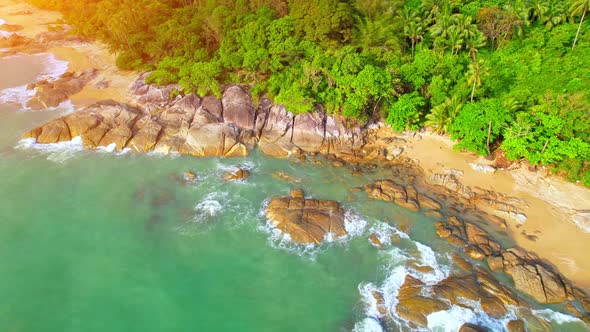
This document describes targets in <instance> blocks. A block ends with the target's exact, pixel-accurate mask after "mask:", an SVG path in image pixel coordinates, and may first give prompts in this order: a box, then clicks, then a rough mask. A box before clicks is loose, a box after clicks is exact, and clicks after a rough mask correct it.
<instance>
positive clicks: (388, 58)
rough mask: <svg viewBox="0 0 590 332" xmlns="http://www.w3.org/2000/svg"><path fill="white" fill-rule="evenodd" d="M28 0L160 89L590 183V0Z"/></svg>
mask: <svg viewBox="0 0 590 332" xmlns="http://www.w3.org/2000/svg"><path fill="white" fill-rule="evenodd" d="M29 1H30V2H32V3H34V4H36V5H38V6H42V7H44V8H49V9H57V10H60V11H61V12H63V13H64V18H65V20H66V21H67V22H68V23H69V24H71V25H72V26H73V27H74V32H75V33H78V34H83V35H86V36H89V37H95V38H98V39H100V40H102V41H104V42H105V43H107V44H108V45H109V47H110V48H111V49H112V50H113V52H116V54H117V55H118V59H117V64H118V65H119V66H120V67H121V68H124V69H141V70H152V71H153V73H152V74H151V76H150V81H151V82H153V83H157V84H166V83H171V82H178V83H180V85H181V86H182V87H183V88H184V90H185V91H187V92H188V91H193V92H196V93H198V94H200V95H204V94H210V93H212V94H216V95H219V94H220V93H221V89H222V87H223V85H224V84H226V83H241V84H246V85H249V86H250V87H251V92H252V93H253V94H254V95H255V97H256V96H259V95H263V94H264V95H266V96H268V97H270V98H272V99H273V100H274V101H275V102H280V103H283V104H285V105H286V106H287V107H288V108H289V110H291V111H293V112H294V113H301V112H307V111H311V110H314V109H317V108H321V109H323V110H324V111H326V112H328V113H331V114H339V115H343V116H348V117H351V118H355V119H358V120H360V121H363V120H366V119H368V118H370V117H382V118H383V119H385V121H387V122H389V123H390V124H391V125H392V126H393V128H394V129H395V130H406V129H418V128H420V127H422V126H429V127H431V128H432V130H433V131H435V132H439V133H448V134H449V135H451V137H453V138H456V139H458V140H459V143H458V145H457V146H458V148H460V149H466V150H469V151H473V152H475V153H479V154H483V155H486V154H490V153H492V152H493V151H494V150H495V149H502V150H504V151H505V153H506V155H507V156H508V157H509V158H510V159H514V160H517V159H522V158H525V159H527V160H528V161H529V162H531V163H533V164H543V165H552V166H553V168H552V169H553V170H555V171H556V172H563V173H566V175H567V177H568V178H569V179H571V180H573V181H578V180H580V181H582V182H583V183H584V184H586V185H588V186H590V165H589V161H588V160H589V159H590V148H589V145H590V31H589V23H588V18H587V17H588V14H589V13H588V11H589V9H590V8H589V7H590V0H512V1H507V0H475V1H471V0H469V1H468V0H408V1H402V0H313V1H310V0H268V1H263V0H67V1H66V0H29Z"/></svg>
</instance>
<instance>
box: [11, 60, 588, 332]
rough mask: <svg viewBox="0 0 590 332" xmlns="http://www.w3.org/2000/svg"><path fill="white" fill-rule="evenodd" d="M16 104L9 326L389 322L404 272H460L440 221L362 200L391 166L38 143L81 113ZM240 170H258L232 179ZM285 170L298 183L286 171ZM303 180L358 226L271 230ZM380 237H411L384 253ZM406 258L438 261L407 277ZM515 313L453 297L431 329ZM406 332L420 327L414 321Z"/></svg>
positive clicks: (555, 320)
mask: <svg viewBox="0 0 590 332" xmlns="http://www.w3.org/2000/svg"><path fill="white" fill-rule="evenodd" d="M20 59H21V60H22V61H24V62H25V63H26V62H27V61H33V62H35V61H38V60H35V59H31V58H28V57H27V56H22V57H21V58H20ZM13 61H17V62H18V61H19V59H16V60H14V59H13ZM49 61H51V60H49ZM2 64H3V62H0V66H1V65H2ZM43 64H44V65H43V66H38V67H35V66H27V67H26V68H28V70H29V71H30V72H29V73H27V75H29V74H30V77H33V78H34V77H38V76H39V75H41V74H42V73H43V72H44V71H46V69H47V66H46V65H47V63H43ZM1 70H2V68H0V71H1ZM1 80H4V78H0V81H1ZM2 84H4V85H2ZM22 84H26V82H16V83H14V84H13V83H6V82H0V87H2V88H3V89H4V88H10V87H12V86H18V85H22ZM19 108H20V107H18V106H16V105H8V104H0V172H1V174H3V175H2V177H0V275H2V276H3V278H2V282H1V283H0V294H2V301H1V302H0V303H2V305H0V317H1V318H0V329H1V330H3V331H80V330H85V331H104V330H109V331H161V330H211V331H351V330H355V331H370V330H376V331H379V330H380V329H379V326H378V324H377V325H376V323H375V320H374V319H373V318H371V316H372V315H373V312H374V308H373V304H372V303H371V301H370V298H369V297H370V292H371V290H373V289H382V290H386V291H387V293H386V295H389V296H391V297H392V298H386V299H385V300H386V302H387V301H389V302H387V303H388V304H393V303H394V302H393V301H394V299H393V298H394V297H395V292H396V287H397V288H399V285H400V278H401V280H402V281H403V276H404V275H405V273H413V274H416V275H417V276H418V277H420V278H421V279H422V280H423V281H425V282H426V283H433V282H436V281H438V280H440V279H442V278H444V277H446V276H448V275H449V274H450V273H451V272H452V271H453V269H454V268H453V267H452V266H451V263H450V259H449V258H448V256H447V253H449V252H450V251H452V250H453V249H452V247H451V246H449V245H448V244H447V243H446V242H445V241H442V240H440V239H438V237H437V236H436V234H435V231H434V226H433V223H434V221H435V220H434V219H431V218H427V217H424V216H423V215H421V214H417V213H412V212H408V211H406V210H403V209H401V208H398V207H396V206H394V205H393V204H388V203H384V202H377V201H369V200H368V199H367V198H366V194H364V193H354V194H350V192H349V189H350V188H351V187H355V186H361V185H364V184H366V183H369V182H371V181H372V180H374V179H378V178H382V177H387V176H388V173H387V171H386V170H379V171H372V172H369V171H368V172H365V173H364V174H363V175H360V176H353V175H352V172H351V169H349V168H346V167H343V168H334V167H331V166H327V165H324V164H323V163H322V162H321V160H320V161H319V162H318V163H314V162H296V161H288V160H279V159H274V158H269V157H266V156H263V155H262V154H260V153H258V152H256V151H255V152H254V153H253V154H252V155H251V156H249V157H246V158H232V159H220V158H203V159H197V158H191V157H183V156H160V155H155V154H148V155H136V154H133V153H119V154H117V153H114V152H112V151H108V149H103V150H102V151H96V152H87V151H83V150H82V148H81V147H80V145H79V143H77V142H76V140H74V141H73V142H71V143H62V144H56V145H49V146H39V145H36V144H33V143H32V142H31V141H27V140H24V141H19V136H20V134H21V133H22V132H24V131H25V130H27V129H30V128H32V127H34V126H36V125H39V124H40V123H42V122H44V121H46V120H48V119H51V118H54V117H58V116H59V115H61V114H63V113H64V112H69V111H70V110H69V109H67V108H65V109H60V108H58V109H55V110H52V111H44V112H30V111H22V110H19ZM236 165H238V166H241V167H243V168H246V169H248V170H249V171H250V172H251V177H250V178H248V179H247V180H245V181H240V182H233V183H226V182H224V181H223V179H222V177H223V172H224V171H226V170H228V169H231V168H232V167H235V166H236ZM188 170H191V171H194V172H195V173H197V174H198V180H197V181H195V182H194V183H192V182H187V181H185V179H184V178H183V174H184V172H186V171H188ZM278 171H281V172H284V173H286V174H288V175H289V176H290V177H292V178H293V179H296V180H297V181H298V182H300V183H288V182H285V181H282V180H280V179H277V178H276V176H273V174H275V173H276V172H278ZM299 187H300V188H303V189H304V190H305V193H306V195H307V196H311V197H314V198H318V199H333V200H337V201H339V202H341V203H342V204H343V206H344V208H345V210H346V211H347V230H348V231H349V233H350V234H349V235H348V236H347V237H346V238H342V239H331V240H330V241H328V242H327V243H325V244H323V245H321V246H315V247H313V246H307V247H306V246H299V245H295V244H293V243H291V242H290V241H289V239H288V238H286V237H284V236H282V235H281V234H280V233H278V232H277V231H276V230H274V229H273V228H272V227H270V226H269V225H268V223H267V221H266V220H265V218H264V216H263V215H262V214H261V209H262V208H263V207H264V205H265V202H266V200H267V199H268V198H269V197H271V196H277V195H278V196H283V195H287V194H288V192H289V190H290V189H293V188H299ZM400 229H403V230H405V231H406V232H407V234H406V233H404V232H401V231H400ZM371 234H380V235H381V237H382V238H383V239H388V238H390V237H391V235H392V234H397V237H398V238H399V242H398V243H395V244H394V245H392V246H390V247H388V248H386V249H382V250H378V249H376V248H374V247H373V246H372V245H371V244H370V242H369V241H368V240H367V238H368V236H369V235H371ZM384 241H385V240H384ZM409 261H417V262H418V263H420V265H429V266H431V267H433V268H434V270H433V272H430V273H425V274H419V273H418V272H417V271H410V269H409V268H408V267H407V264H406V263H407V262H409ZM548 308H549V307H538V308H537V309H538V310H546V309H548ZM538 315H539V316H543V315H544V316H547V317H548V319H549V320H550V321H551V324H552V325H551V327H552V329H554V330H559V331H587V329H586V328H585V327H584V325H582V324H581V323H580V322H579V321H578V320H576V319H573V318H571V317H570V316H561V315H560V314H557V313H556V312H554V311H542V312H540V314H538ZM509 318H510V317H508V316H507V317H505V318H503V319H500V320H496V319H492V318H490V317H488V316H487V315H485V314H483V313H482V312H472V311H470V310H466V309H461V308H457V307H453V308H452V309H451V310H448V311H445V312H440V313H436V314H433V315H431V317H429V327H430V329H432V330H435V331H456V330H457V328H458V326H460V325H461V324H462V323H463V322H467V321H470V322H474V323H479V324H483V325H486V326H488V327H490V328H492V329H494V330H497V328H502V327H503V323H504V322H505V321H506V320H507V319H509ZM529 328H530V329H531V330H534V329H533V328H534V327H533V326H529ZM399 329H400V330H407V328H405V327H404V323H403V322H401V321H400V326H399Z"/></svg>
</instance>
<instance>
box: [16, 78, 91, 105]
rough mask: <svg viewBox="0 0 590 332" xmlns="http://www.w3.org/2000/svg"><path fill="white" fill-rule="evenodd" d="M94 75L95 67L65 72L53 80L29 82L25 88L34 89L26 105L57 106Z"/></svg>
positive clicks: (80, 88) (80, 89) (78, 90)
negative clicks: (32, 95) (33, 93)
mask: <svg viewBox="0 0 590 332" xmlns="http://www.w3.org/2000/svg"><path fill="white" fill-rule="evenodd" d="M95 77H96V69H89V70H84V71H81V72H75V73H71V72H68V73H65V74H63V75H62V76H61V77H60V78H59V79H57V80H55V81H48V80H45V81H41V82H37V83H34V84H30V85H29V86H28V87H27V88H28V89H34V90H35V96H34V97H33V98H32V99H31V100H29V101H28V102H27V107H29V108H32V109H34V110H42V109H45V108H49V107H57V106H58V105H59V104H61V103H62V102H64V101H66V100H68V99H69V97H70V96H71V95H74V94H76V93H78V92H80V91H82V89H83V88H84V86H86V84H88V83H89V82H90V81H91V80H93V79H94V78H95Z"/></svg>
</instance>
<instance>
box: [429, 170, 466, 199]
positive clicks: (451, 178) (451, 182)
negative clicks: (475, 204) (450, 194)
mask: <svg viewBox="0 0 590 332" xmlns="http://www.w3.org/2000/svg"><path fill="white" fill-rule="evenodd" d="M428 181H429V182H430V183H432V184H436V185H440V186H443V187H445V188H448V189H450V190H451V191H454V192H457V193H460V194H463V193H464V190H465V189H464V187H463V184H462V183H461V181H459V179H457V177H456V176H455V175H451V174H436V173H435V174H432V175H431V176H430V177H429V178H428Z"/></svg>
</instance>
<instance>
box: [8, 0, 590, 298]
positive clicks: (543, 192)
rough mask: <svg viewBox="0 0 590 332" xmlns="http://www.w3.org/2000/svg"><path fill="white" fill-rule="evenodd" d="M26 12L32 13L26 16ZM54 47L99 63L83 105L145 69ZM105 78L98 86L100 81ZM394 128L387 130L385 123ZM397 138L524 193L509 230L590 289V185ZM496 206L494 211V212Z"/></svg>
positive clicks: (31, 24)
mask: <svg viewBox="0 0 590 332" xmlns="http://www.w3.org/2000/svg"><path fill="white" fill-rule="evenodd" d="M0 11H1V12H2V13H3V14H2V15H0V18H3V19H5V20H6V21H7V22H8V23H10V24H17V25H21V26H22V27H23V29H22V31H19V32H18V33H19V34H22V35H23V36H26V37H30V38H32V37H34V36H36V35H37V34H38V33H41V32H45V31H47V27H48V26H49V25H50V24H52V23H55V22H56V21H57V20H58V19H59V17H60V16H59V14H58V13H55V12H50V11H44V10H40V9H37V8H34V7H32V6H30V5H28V4H24V3H20V2H17V1H14V0H0ZM23 12H30V13H31V14H28V15H23V14H21V13H23ZM47 52H48V53H52V54H55V56H56V58H57V59H60V60H64V61H67V62H68V63H69V64H68V70H69V71H74V72H75V71H83V70H86V69H91V68H95V69H98V75H97V77H96V78H95V79H94V80H93V81H92V82H90V84H88V85H87V86H86V87H85V88H84V89H83V90H82V91H81V92H79V93H77V94H75V95H73V96H71V97H70V100H71V101H72V103H73V104H74V106H76V107H77V108H80V107H84V106H87V105H90V104H92V103H94V102H96V101H99V100H103V99H113V100H115V101H117V102H122V103H125V102H129V101H130V94H129V86H130V85H131V84H132V83H133V82H134V81H135V79H136V78H137V76H138V73H135V72H123V71H120V70H118V69H117V68H116V66H115V56H114V55H112V54H110V53H109V52H108V49H107V48H106V46H105V45H101V44H100V43H75V44H71V45H68V44H65V45H63V46H59V47H50V48H49V49H48V50H47ZM101 82H106V85H107V86H106V87H104V85H103V86H102V87H101V88H98V87H97V85H99V84H98V83H101ZM383 129H384V130H387V128H383ZM384 135H391V136H392V137H394V136H395V137H403V138H404V140H405V143H403V144H399V145H401V146H402V147H403V150H404V151H403V153H402V157H407V158H411V159H413V160H414V161H416V163H417V164H418V165H419V166H420V167H421V168H422V170H423V171H424V173H425V175H426V176H428V175H429V174H435V173H444V172H446V171H448V170H458V171H460V173H461V174H462V175H461V176H460V177H459V180H460V181H461V183H462V184H463V185H464V186H468V187H478V188H481V189H484V190H491V191H494V192H498V193H501V194H503V195H506V196H508V197H517V198H518V199H520V200H521V201H522V203H521V204H519V213H521V214H523V215H524V216H526V221H524V222H523V223H518V222H516V221H507V224H508V230H509V232H510V235H511V236H512V238H513V239H514V241H515V243H516V244H517V245H518V246H520V247H522V248H524V249H526V250H527V251H530V252H533V253H535V254H537V255H538V256H539V257H541V258H543V259H545V260H547V261H548V262H549V263H551V264H552V265H554V266H555V267H556V268H557V269H558V270H559V271H560V272H561V273H562V274H563V275H564V276H566V277H567V278H568V279H570V280H571V281H572V282H574V283H575V285H576V286H578V287H581V288H583V289H584V290H586V291H590V260H588V259H587V257H586V256H585V252H586V251H588V250H590V233H587V232H584V230H582V229H581V228H580V227H578V225H576V224H575V223H574V221H573V214H574V213H575V212H576V211H583V210H590V190H588V189H586V188H583V187H581V186H578V185H575V184H572V183H569V182H566V181H565V180H563V179H560V178H559V177H556V176H548V175H546V174H545V173H544V172H543V171H542V170H541V171H537V172H531V171H529V170H528V169H527V167H526V165H519V166H515V167H514V168H511V169H509V170H497V171H495V172H494V173H485V174H484V173H482V172H479V171H476V170H474V169H473V168H472V166H471V165H470V163H474V164H485V163H489V161H486V160H485V159H484V158H481V157H478V156H474V155H472V154H469V153H463V152H456V151H453V148H452V146H453V144H454V143H453V142H452V141H451V140H450V139H449V138H448V137H447V136H439V135H433V134H427V133H420V134H417V135H412V136H411V137H410V136H408V135H403V134H396V133H393V132H391V133H390V134H384ZM489 212H492V213H493V212H494V211H489Z"/></svg>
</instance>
